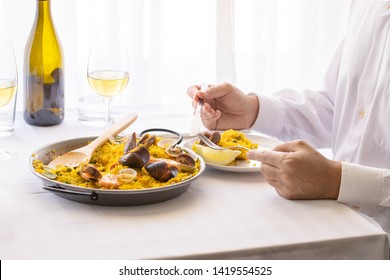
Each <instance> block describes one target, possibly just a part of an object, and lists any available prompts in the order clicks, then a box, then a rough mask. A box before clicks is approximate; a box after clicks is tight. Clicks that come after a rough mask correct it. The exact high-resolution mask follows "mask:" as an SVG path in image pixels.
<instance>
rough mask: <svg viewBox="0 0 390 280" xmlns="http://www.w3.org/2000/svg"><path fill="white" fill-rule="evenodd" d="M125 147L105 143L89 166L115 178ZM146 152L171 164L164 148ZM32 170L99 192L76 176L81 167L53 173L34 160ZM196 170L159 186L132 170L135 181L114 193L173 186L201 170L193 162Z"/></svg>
mask: <svg viewBox="0 0 390 280" xmlns="http://www.w3.org/2000/svg"><path fill="white" fill-rule="evenodd" d="M157 140H159V138H157ZM124 146H125V144H124V143H122V144H112V143H111V142H109V141H107V142H106V143H105V144H104V145H103V146H101V147H100V148H98V149H97V150H96V151H95V153H94V154H93V156H92V158H91V161H90V164H92V165H93V166H94V167H95V168H96V169H97V170H99V172H100V173H101V174H102V176H104V175H106V174H114V175H115V174H117V173H118V172H119V171H120V170H121V169H124V168H128V167H127V166H122V165H121V164H119V163H118V160H119V158H120V157H122V156H123V155H124ZM148 150H149V152H150V156H151V157H154V158H167V159H171V160H174V158H172V157H170V156H169V155H167V153H166V152H165V149H164V148H161V147H159V146H157V145H151V146H149V148H148ZM33 166H34V168H35V171H36V172H38V173H41V174H43V175H45V172H50V173H51V174H55V176H56V178H55V180H56V181H58V182H61V183H66V184H72V185H76V186H81V187H86V188H101V187H100V186H99V185H98V183H97V182H93V181H86V180H85V179H83V178H82V177H81V176H80V175H79V174H80V171H81V170H82V169H83V167H84V166H79V167H77V168H69V167H66V166H57V167H56V168H55V169H51V170H48V167H47V166H45V165H44V163H43V162H42V161H40V160H38V159H36V160H34V162H33ZM195 168H196V170H195V172H193V173H189V172H184V171H180V172H178V174H177V176H175V177H174V178H171V179H169V180H168V181H165V182H160V181H158V180H156V179H154V178H153V177H151V176H150V175H149V173H148V172H147V171H146V170H145V168H144V167H143V168H142V169H136V168H133V169H134V170H136V171H137V176H136V177H135V178H134V180H133V181H132V182H130V183H123V184H122V185H120V186H119V187H116V189H120V190H135V189H149V188H156V187H162V186H168V185H172V184H174V183H178V182H181V181H184V180H187V179H189V178H191V177H193V176H195V175H196V174H197V173H198V172H199V169H200V162H199V160H196V163H195ZM46 174H47V173H46Z"/></svg>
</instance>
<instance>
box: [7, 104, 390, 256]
mask: <svg viewBox="0 0 390 280" xmlns="http://www.w3.org/2000/svg"><path fill="white" fill-rule="evenodd" d="M139 111H140V112H141V113H140V116H139V119H138V120H137V122H136V123H135V124H134V125H133V126H132V127H131V129H130V130H132V129H134V130H136V131H139V130H141V129H146V128H150V127H165V128H171V129H177V130H181V131H183V132H187V130H188V128H189V126H190V114H185V113H184V114H183V113H182V112H179V113H174V112H175V111H174V110H172V108H165V109H164V108H162V107H156V108H139ZM142 112H144V113H142ZM166 112H169V113H166ZM101 129H102V128H101V127H100V126H96V125H91V124H88V123H85V122H80V121H78V119H77V114H76V112H75V111H73V112H70V113H67V115H66V119H65V121H64V123H63V124H61V125H58V126H54V127H34V126H29V125H27V124H25V123H24V121H23V120H22V119H21V117H20V114H18V118H17V121H16V132H15V134H14V135H13V136H11V137H7V138H0V144H1V147H5V148H10V149H14V150H17V152H18V157H17V158H16V159H14V160H11V161H8V162H0V170H1V186H0V188H1V189H0V207H1V209H0V210H1V211H0V259H164V258H174V259H176V258H177V259H215V258H217V259H225V258H226V259H255V258H256V259H386V258H388V256H389V251H388V240H387V235H386V233H385V232H383V230H382V229H381V228H380V227H379V226H378V225H377V224H375V222H373V221H371V220H370V219H368V218H366V217H363V216H361V215H360V214H358V213H357V212H355V211H354V210H352V209H349V208H348V207H346V206H344V205H342V204H339V203H337V202H335V201H329V200H321V201H289V200H286V199H284V198H282V197H280V196H279V195H277V193H276V192H275V191H274V189H273V188H272V187H270V186H269V185H268V184H267V183H266V182H265V181H264V178H263V177H262V175H261V174H259V173H228V172H224V171H217V170H212V169H207V170H206V172H205V173H204V175H203V176H202V177H201V178H200V179H199V180H197V181H195V182H194V183H193V184H192V185H191V187H190V189H189V190H188V191H187V192H185V193H184V194H182V195H181V196H179V197H177V198H175V199H172V200H170V201H166V202H162V203H158V204H153V205H145V206H132V207H106V206H93V205H87V204H81V203H77V202H73V201H69V200H66V199H63V198H61V197H59V196H56V195H55V194H53V193H51V192H48V191H45V190H43V189H42V188H41V186H42V183H41V181H40V180H39V179H38V178H37V177H35V176H34V175H33V174H32V172H31V171H30V170H29V168H28V158H29V156H30V154H31V153H32V151H34V150H35V149H37V148H39V147H40V146H43V145H46V144H50V143H53V142H56V141H61V140H64V139H68V138H76V137H82V136H91V135H98V134H99V132H101Z"/></svg>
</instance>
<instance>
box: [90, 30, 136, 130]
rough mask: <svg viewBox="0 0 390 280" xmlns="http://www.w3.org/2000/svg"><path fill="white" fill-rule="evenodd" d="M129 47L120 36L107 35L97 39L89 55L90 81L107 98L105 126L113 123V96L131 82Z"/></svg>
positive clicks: (93, 87)
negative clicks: (111, 113) (111, 107)
mask: <svg viewBox="0 0 390 280" xmlns="http://www.w3.org/2000/svg"><path fill="white" fill-rule="evenodd" d="M128 71H129V65H128V56H127V48H126V44H125V43H124V40H123V39H122V38H120V37H113V36H107V37H104V38H100V39H98V40H96V41H95V42H94V43H93V44H92V47H91V50H90V53H89V57H88V70H87V76H88V82H89V85H90V86H91V87H92V89H94V90H95V91H96V92H97V93H98V94H100V95H102V96H103V97H104V98H105V102H106V112H105V128H104V130H107V128H108V127H109V126H110V125H111V117H110V105H111V98H112V97H114V96H116V95H118V94H119V93H120V92H121V91H123V90H124V89H125V88H126V86H127V84H128V82H129V72H128Z"/></svg>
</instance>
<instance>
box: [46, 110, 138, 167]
mask: <svg viewBox="0 0 390 280" xmlns="http://www.w3.org/2000/svg"><path fill="white" fill-rule="evenodd" d="M137 117H138V114H137V113H131V114H128V115H127V116H125V117H124V118H123V119H122V120H120V121H119V122H117V123H115V124H114V125H113V126H112V127H110V128H109V129H108V130H107V131H106V132H104V133H103V134H102V135H101V136H99V137H98V138H96V139H95V140H93V141H92V142H91V143H89V144H88V145H86V146H84V147H81V148H78V149H76V150H73V151H70V152H67V153H66V154H63V155H61V156H59V157H57V158H55V159H54V160H52V161H51V162H50V163H49V164H48V166H49V167H50V168H55V167H56V166H57V165H65V166H69V167H76V166H78V165H79V164H80V163H83V162H84V163H88V162H89V160H90V159H91V156H92V154H93V153H94V152H95V150H96V149H97V148H98V147H100V146H101V145H103V144H104V143H105V142H106V141H107V140H108V138H109V137H110V136H114V135H117V134H119V133H120V132H122V131H123V130H125V129H126V128H127V127H129V126H130V125H131V124H132V123H134V122H135V120H136V119H137Z"/></svg>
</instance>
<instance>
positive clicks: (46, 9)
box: [36, 0, 51, 19]
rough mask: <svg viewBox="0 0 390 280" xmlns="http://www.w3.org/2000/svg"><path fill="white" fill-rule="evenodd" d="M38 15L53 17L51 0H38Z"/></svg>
mask: <svg viewBox="0 0 390 280" xmlns="http://www.w3.org/2000/svg"><path fill="white" fill-rule="evenodd" d="M36 11H37V12H36V15H37V16H39V18H41V17H42V18H47V19H50V18H51V14H50V0H37V9H36Z"/></svg>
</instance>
